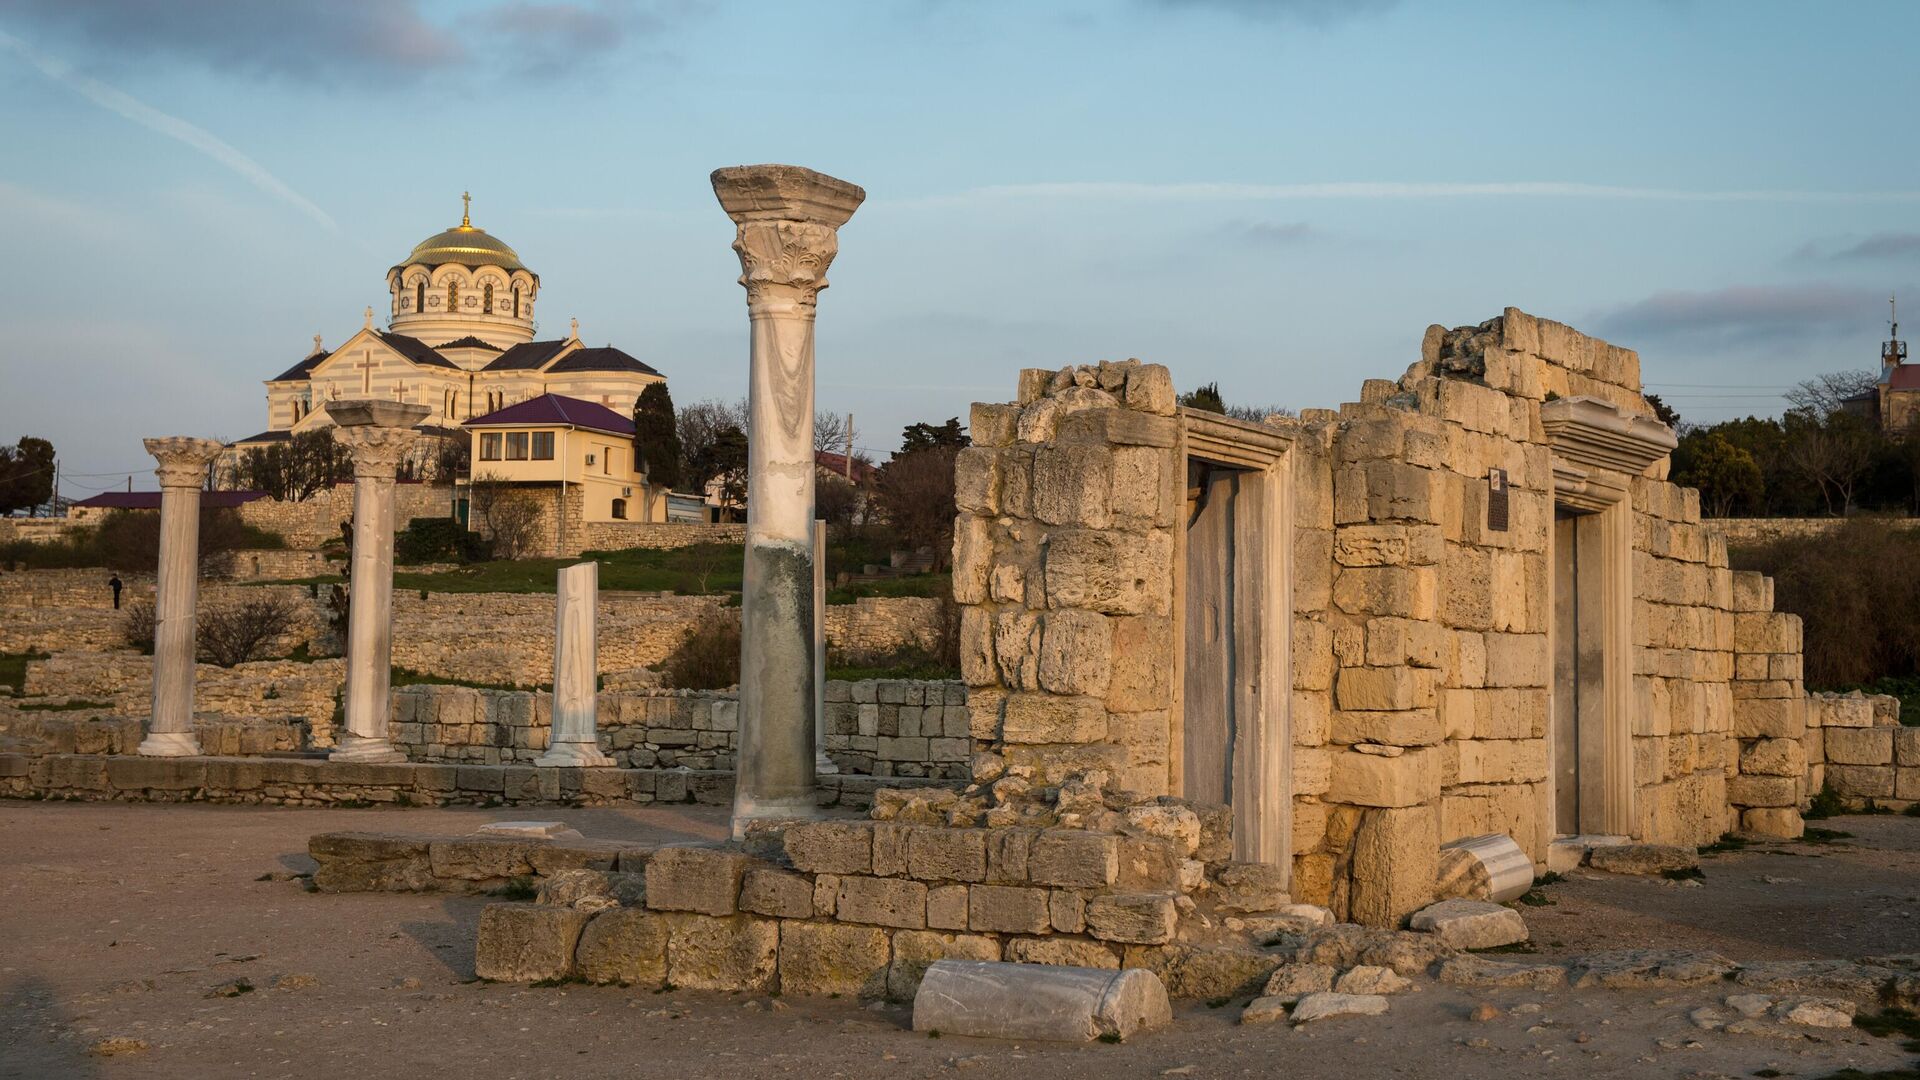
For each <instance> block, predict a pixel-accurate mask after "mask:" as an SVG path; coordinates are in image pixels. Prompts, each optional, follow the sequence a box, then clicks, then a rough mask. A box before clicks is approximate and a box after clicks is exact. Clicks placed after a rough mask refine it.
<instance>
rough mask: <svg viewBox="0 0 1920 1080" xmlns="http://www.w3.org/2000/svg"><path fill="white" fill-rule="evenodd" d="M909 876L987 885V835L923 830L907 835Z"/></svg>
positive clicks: (982, 832) (961, 830) (923, 879)
mask: <svg viewBox="0 0 1920 1080" xmlns="http://www.w3.org/2000/svg"><path fill="white" fill-rule="evenodd" d="M907 874H908V876H910V877H913V878H917V879H919V880H921V881H985V880H986V877H987V834H986V832H985V831H984V830H981V829H936V828H924V827H922V828H916V829H914V830H912V831H911V832H910V833H908V835H907Z"/></svg>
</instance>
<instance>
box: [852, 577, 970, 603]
mask: <svg viewBox="0 0 1920 1080" xmlns="http://www.w3.org/2000/svg"><path fill="white" fill-rule="evenodd" d="M952 593H953V577H952V575H950V574H909V575H907V576H905V577H896V578H881V579H880V580H878V581H861V582H856V583H854V584H851V585H842V586H839V587H837V588H832V589H828V590H827V603H829V604H851V603H853V602H854V601H855V600H858V599H860V598H861V597H863V596H926V597H933V598H935V599H938V598H940V597H943V596H950V595H952Z"/></svg>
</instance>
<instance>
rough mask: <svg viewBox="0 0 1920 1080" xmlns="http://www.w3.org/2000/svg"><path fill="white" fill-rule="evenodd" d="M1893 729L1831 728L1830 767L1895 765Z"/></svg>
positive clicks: (1827, 756)
mask: <svg viewBox="0 0 1920 1080" xmlns="http://www.w3.org/2000/svg"><path fill="white" fill-rule="evenodd" d="M1893 736H1894V729H1893V728H1829V729H1828V730H1827V732H1826V747H1825V751H1826V758H1827V763H1828V764H1829V765H1891V764H1893Z"/></svg>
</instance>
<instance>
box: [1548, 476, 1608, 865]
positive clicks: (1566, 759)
mask: <svg viewBox="0 0 1920 1080" xmlns="http://www.w3.org/2000/svg"><path fill="white" fill-rule="evenodd" d="M1600 524H1601V520H1600V515H1598V514H1592V513H1581V512H1579V511H1576V510H1571V509H1568V508H1566V507H1556V508H1555V510H1554V520H1553V620H1554V624H1553V630H1554V649H1553V652H1554V655H1553V710H1552V717H1553V721H1552V723H1553V730H1552V733H1551V734H1552V747H1553V751H1552V752H1553V802H1554V806H1553V811H1554V832H1555V833H1557V834H1558V835H1561V836H1573V835H1579V834H1597V833H1604V832H1606V831H1607V821H1606V815H1605V807H1606V789H1605V785H1604V779H1605V768H1604V765H1603V762H1604V756H1605V754H1606V739H1605V736H1606V713H1607V710H1606V691H1607V672H1606V649H1605V633H1606V621H1605V620H1606V600H1605V592H1604V588H1603V583H1602V577H1601V563H1602V556H1601V547H1600V544H1601V536H1600Z"/></svg>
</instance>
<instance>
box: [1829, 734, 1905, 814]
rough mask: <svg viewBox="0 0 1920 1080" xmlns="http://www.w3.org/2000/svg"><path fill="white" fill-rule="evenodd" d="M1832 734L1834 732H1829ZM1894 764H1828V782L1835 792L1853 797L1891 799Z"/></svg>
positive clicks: (1844, 796)
mask: <svg viewBox="0 0 1920 1080" xmlns="http://www.w3.org/2000/svg"><path fill="white" fill-rule="evenodd" d="M1827 734H1828V735H1832V734H1833V732H1831V731H1829V732H1827ZM1894 773H1895V768H1894V766H1892V765H1836V764H1833V763H1831V762H1829V763H1828V765H1827V784H1828V786H1830V787H1832V788H1833V791H1834V794H1836V795H1839V796H1841V797H1843V798H1852V799H1891V798H1893V797H1894Z"/></svg>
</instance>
